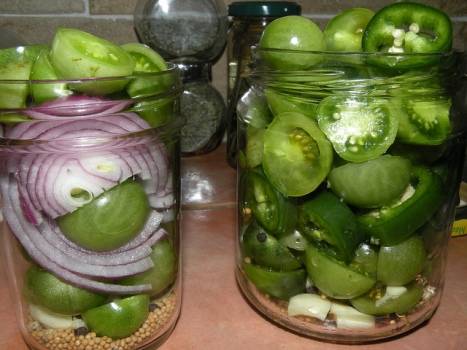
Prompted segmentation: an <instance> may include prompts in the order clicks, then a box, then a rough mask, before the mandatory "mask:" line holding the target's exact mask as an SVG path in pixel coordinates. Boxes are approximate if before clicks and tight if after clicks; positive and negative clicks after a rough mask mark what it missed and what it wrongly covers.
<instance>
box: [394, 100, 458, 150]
mask: <svg viewBox="0 0 467 350" xmlns="http://www.w3.org/2000/svg"><path fill="white" fill-rule="evenodd" d="M396 101H397V102H395V103H397V104H399V105H400V112H399V113H398V117H399V130H398V132H397V138H398V139H399V140H400V142H403V143H408V144H416V145H440V144H442V143H443V142H444V141H446V139H447V138H448V136H449V133H450V132H451V122H450V120H449V110H450V108H451V100H449V99H446V98H425V99H420V98H415V99H398V100H396Z"/></svg>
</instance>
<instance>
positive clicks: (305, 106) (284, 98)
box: [264, 88, 317, 119]
mask: <svg viewBox="0 0 467 350" xmlns="http://www.w3.org/2000/svg"><path fill="white" fill-rule="evenodd" d="M264 95H265V96H266V100H267V101H268V105H269V108H270V109H271V111H272V113H273V114H274V115H279V114H281V113H284V112H298V113H302V114H304V115H306V116H307V117H309V118H313V119H314V118H315V117H316V107H317V104H316V103H312V102H310V101H309V100H307V99H304V98H300V97H298V96H292V95H290V94H287V93H282V92H279V91H277V90H275V89H273V88H268V89H266V90H265V91H264Z"/></svg>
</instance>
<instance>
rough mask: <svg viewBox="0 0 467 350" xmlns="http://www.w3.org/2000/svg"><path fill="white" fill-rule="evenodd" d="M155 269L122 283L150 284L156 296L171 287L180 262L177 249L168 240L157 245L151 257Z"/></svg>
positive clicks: (151, 292) (152, 292) (131, 277)
mask: <svg viewBox="0 0 467 350" xmlns="http://www.w3.org/2000/svg"><path fill="white" fill-rule="evenodd" d="M150 257H151V260H152V262H153V263H154V267H153V268H151V269H150V270H148V271H145V272H143V273H140V274H138V275H134V276H130V277H127V278H125V279H123V280H121V281H120V283H121V284H124V285H136V284H146V283H149V284H151V286H152V289H151V291H150V295H151V296H154V295H157V294H160V293H161V292H163V291H164V290H165V289H166V288H167V287H169V286H170V285H171V284H172V283H173V281H174V280H175V277H176V276H177V266H178V260H177V255H176V253H175V249H174V247H173V245H172V243H171V242H170V241H169V240H168V239H163V240H161V241H159V242H158V243H156V244H155V245H154V246H153V248H152V253H151V255H150Z"/></svg>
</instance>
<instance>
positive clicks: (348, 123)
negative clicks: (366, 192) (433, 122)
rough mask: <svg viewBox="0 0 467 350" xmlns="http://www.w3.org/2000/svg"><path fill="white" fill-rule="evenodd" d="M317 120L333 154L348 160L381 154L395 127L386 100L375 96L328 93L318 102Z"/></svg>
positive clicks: (390, 141) (391, 137) (388, 143)
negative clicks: (332, 149)
mask: <svg viewBox="0 0 467 350" xmlns="http://www.w3.org/2000/svg"><path fill="white" fill-rule="evenodd" d="M317 120H318V124H319V127H320V128H321V130H322V131H323V132H324V133H325V134H326V136H327V137H328V139H329V140H330V141H331V142H332V145H333V147H334V150H335V151H336V152H337V154H338V155H339V156H340V157H341V158H343V159H345V160H348V161H350V162H364V161H367V160H370V159H374V158H377V157H378V156H380V155H382V154H383V153H385V152H386V151H387V149H388V148H389V146H391V144H392V143H393V142H394V139H395V138H396V134H397V127H398V120H397V117H396V116H395V115H394V113H393V111H392V109H391V108H390V105H389V103H388V101H387V100H385V99H383V98H376V97H371V98H369V97H356V96H329V97H327V98H325V99H324V100H322V101H321V103H320V104H319V106H318V111H317Z"/></svg>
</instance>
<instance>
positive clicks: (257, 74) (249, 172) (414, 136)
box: [236, 50, 465, 343]
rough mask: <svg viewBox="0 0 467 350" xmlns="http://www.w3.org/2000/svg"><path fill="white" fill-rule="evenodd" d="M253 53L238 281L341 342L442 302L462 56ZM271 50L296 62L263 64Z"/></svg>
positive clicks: (242, 163) (288, 316) (388, 330)
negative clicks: (295, 65)
mask: <svg viewBox="0 0 467 350" xmlns="http://www.w3.org/2000/svg"><path fill="white" fill-rule="evenodd" d="M257 54H258V57H259V58H260V62H259V66H258V68H257V70H256V71H254V72H252V74H251V75H250V76H249V78H248V81H249V82H250V86H251V87H250V89H249V90H248V92H247V93H245V94H244V95H243V96H242V98H241V100H240V102H239V105H238V111H239V119H238V129H239V132H238V145H239V148H238V152H239V157H238V158H239V160H238V177H239V178H238V220H239V224H238V227H239V228H238V236H237V251H238V255H237V256H238V260H237V271H236V272H237V279H238V282H239V284H240V287H241V289H242V291H243V292H244V294H245V295H246V297H247V298H248V299H249V300H250V301H251V303H252V304H253V305H254V306H255V307H256V308H257V309H258V310H259V311H260V312H261V313H263V314H264V315H266V316H267V317H269V318H270V319H271V320H273V321H275V322H277V323H279V324H281V325H283V326H285V327H286V328H289V329H290V330H293V331H295V332H298V333H301V334H304V335H307V336H311V337H317V338H320V339H326V340H330V341H334V342H336V341H337V342H349V343H359V342H367V341H372V340H377V339H382V338H387V337H391V336H395V335H398V334H401V333H404V332H406V331H408V330H410V329H412V328H414V327H416V326H417V325H420V324H421V323H422V322H423V321H425V320H427V319H428V318H430V317H431V315H432V314H433V313H434V311H435V310H436V308H437V306H438V304H439V302H440V298H441V293H442V289H443V281H444V267H445V261H446V252H447V243H448V238H449V236H450V232H451V225H452V222H453V219H454V210H455V206H456V204H457V200H458V195H457V193H458V190H459V182H460V175H461V171H462V169H461V167H462V160H463V157H464V148H465V147H464V129H465V123H463V116H464V115H465V111H463V110H462V108H464V107H462V106H463V105H462V103H458V102H459V101H463V99H464V98H463V97H462V96H460V95H459V93H461V92H462V91H463V90H462V89H460V88H459V87H460V86H459V84H461V83H462V81H461V80H462V78H461V75H460V74H459V72H458V71H457V69H458V59H459V55H457V54H452V53H449V54H431V55H416V54H413V55H391V54H387V55H385V54H359V53H355V54H349V53H344V54H334V53H319V52H297V51H285V50H258V51H257ZM276 58H277V59H280V60H281V62H289V63H290V64H291V66H292V64H293V63H294V62H299V63H300V65H301V69H300V70H297V71H294V70H288V71H285V70H273V69H270V68H268V67H266V66H264V63H265V62H271V61H274V60H275V59H276ZM305 62H307V63H308V66H306V67H304V66H303V64H304V63H305Z"/></svg>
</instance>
